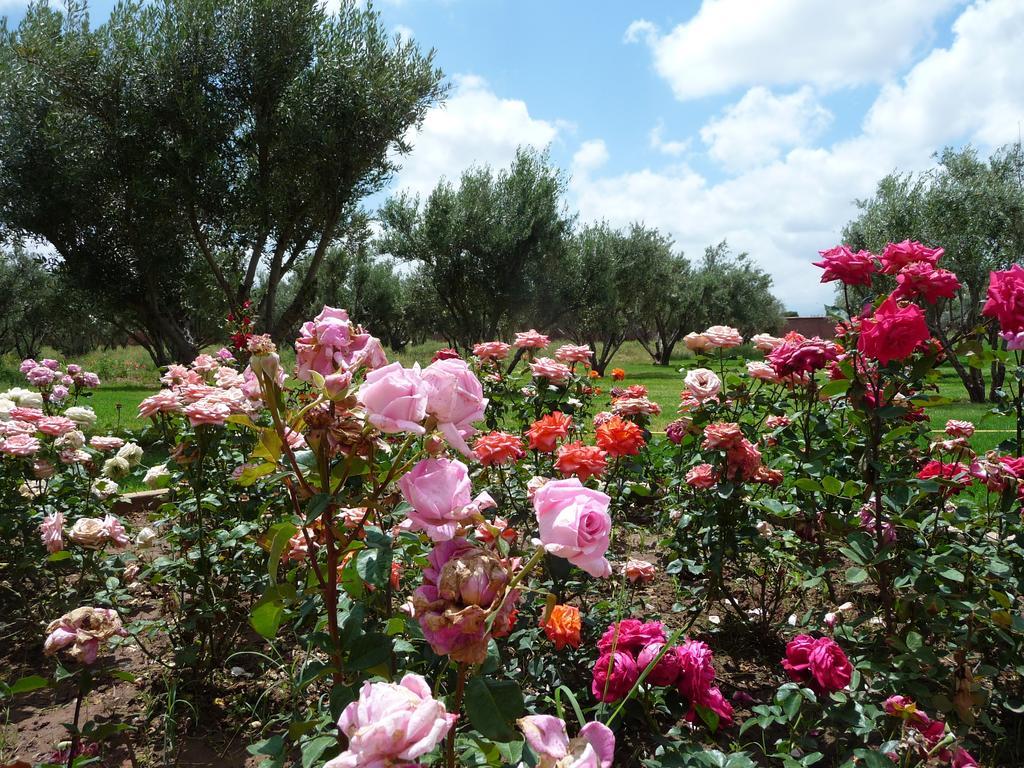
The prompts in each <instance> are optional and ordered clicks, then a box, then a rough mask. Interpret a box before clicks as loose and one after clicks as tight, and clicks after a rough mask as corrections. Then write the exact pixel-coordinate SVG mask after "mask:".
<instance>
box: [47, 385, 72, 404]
mask: <svg viewBox="0 0 1024 768" xmlns="http://www.w3.org/2000/svg"><path fill="white" fill-rule="evenodd" d="M70 394H71V392H70V391H69V390H68V388H67V387H66V386H64V385H63V384H58V385H57V386H55V387H54V388H53V389H52V390H50V402H51V403H57V404H60V403H63V402H64V401H65V400H67V399H68V395H70Z"/></svg>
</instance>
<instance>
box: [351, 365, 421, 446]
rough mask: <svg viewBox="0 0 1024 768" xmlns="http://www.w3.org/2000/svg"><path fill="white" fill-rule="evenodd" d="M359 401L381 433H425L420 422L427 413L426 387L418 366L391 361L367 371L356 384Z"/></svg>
mask: <svg viewBox="0 0 1024 768" xmlns="http://www.w3.org/2000/svg"><path fill="white" fill-rule="evenodd" d="M359 402H361V403H362V404H363V407H364V408H365V409H366V414H367V418H369V420H370V423H371V424H373V425H374V426H375V427H377V429H379V430H380V431H381V432H388V433H395V432H411V433H412V434H414V435H422V434H423V433H424V432H426V430H425V429H424V428H423V425H422V424H420V422H421V421H423V419H424V418H426V415H427V387H426V385H425V384H424V383H423V377H422V376H421V375H420V370H419V366H418V365H414V366H413V367H412V368H403V367H402V364H401V363H391V365H385V366H384V367H383V368H377V369H376V370H373V371H370V372H369V373H368V374H366V380H365V381H364V382H363V383H362V385H361V386H360V387H359Z"/></svg>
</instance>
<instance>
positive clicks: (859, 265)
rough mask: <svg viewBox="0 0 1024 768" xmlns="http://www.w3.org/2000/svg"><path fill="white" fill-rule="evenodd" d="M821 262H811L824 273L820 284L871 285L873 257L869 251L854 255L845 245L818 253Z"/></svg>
mask: <svg viewBox="0 0 1024 768" xmlns="http://www.w3.org/2000/svg"><path fill="white" fill-rule="evenodd" d="M818 253H819V254H821V261H815V262H812V263H813V264H814V266H816V267H821V269H823V270H824V272H823V273H822V275H821V282H823V283H831V282H834V281H836V280H839V281H840V282H842V283H844V284H845V285H871V276H872V275H873V274H874V273H875V270H876V269H877V267H876V266H875V255H874V254H873V253H870V252H869V251H857V252H856V253H855V252H854V251H853V250H851V249H850V247H849V246H846V245H837V246H836V247H835V248H829V249H828V250H827V251H818Z"/></svg>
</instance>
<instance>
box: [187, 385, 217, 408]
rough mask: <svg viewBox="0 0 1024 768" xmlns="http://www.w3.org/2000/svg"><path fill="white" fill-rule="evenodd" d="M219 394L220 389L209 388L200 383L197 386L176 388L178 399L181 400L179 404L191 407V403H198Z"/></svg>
mask: <svg viewBox="0 0 1024 768" xmlns="http://www.w3.org/2000/svg"><path fill="white" fill-rule="evenodd" d="M219 393H220V389H218V388H217V387H211V386H210V385H209V384H206V383H204V382H200V383H198V384H184V385H182V386H180V387H178V397H179V398H181V402H182V403H183V404H185V405H192V403H198V402H199V401H200V400H202V399H204V398H207V397H212V396H214V395H217V394H219Z"/></svg>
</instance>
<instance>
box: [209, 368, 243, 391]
mask: <svg viewBox="0 0 1024 768" xmlns="http://www.w3.org/2000/svg"><path fill="white" fill-rule="evenodd" d="M213 381H214V383H215V384H216V385H217V386H218V387H220V388H221V389H241V387H242V385H243V384H245V377H244V376H243V375H242V374H240V373H239V372H238V371H236V370H235V369H234V368H229V367H228V366H226V365H223V366H221V367H220V368H218V369H217V372H216V373H215V374H213Z"/></svg>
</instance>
